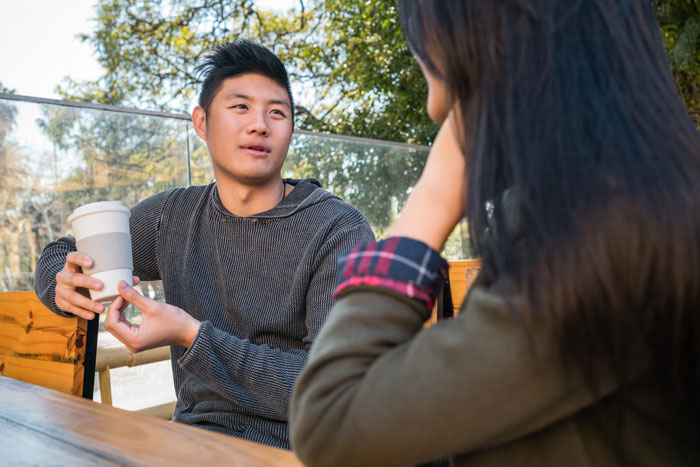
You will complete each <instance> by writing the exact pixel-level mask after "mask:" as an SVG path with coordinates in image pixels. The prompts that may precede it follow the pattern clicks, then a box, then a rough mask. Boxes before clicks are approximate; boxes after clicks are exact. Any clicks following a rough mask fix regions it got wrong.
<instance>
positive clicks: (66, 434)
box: [0, 376, 301, 467]
mask: <svg viewBox="0 0 700 467" xmlns="http://www.w3.org/2000/svg"><path fill="white" fill-rule="evenodd" d="M0 464H2V465H52V466H56V465H67V466H81V465H90V466H95V465H234V466H259V465H264V466H285V467H286V466H300V465H301V463H300V462H299V460H298V459H297V458H296V456H295V455H294V454H293V453H292V452H290V451H285V450H282V449H277V448H273V447H269V446H265V445H262V444H257V443H252V442H249V441H244V440H240V439H236V438H233V437H230V436H226V435H222V434H219V433H213V432H210V431H207V430H203V429H199V428H194V427H191V426H187V425H183V424H180V423H174V422H168V421H165V420H161V419H159V418H155V417H151V416H148V415H143V414H139V413H135V412H128V411H126V410H121V409H117V408H114V407H109V406H106V405H102V404H98V403H96V402H93V401H90V400H87V399H83V398H80V397H77V396H72V395H69V394H64V393H61V392H58V391H54V390H52V389H46V388H43V387H40V386H35V385H32V384H28V383H24V382H21V381H17V380H13V379H10V378H6V377H3V376H0Z"/></svg>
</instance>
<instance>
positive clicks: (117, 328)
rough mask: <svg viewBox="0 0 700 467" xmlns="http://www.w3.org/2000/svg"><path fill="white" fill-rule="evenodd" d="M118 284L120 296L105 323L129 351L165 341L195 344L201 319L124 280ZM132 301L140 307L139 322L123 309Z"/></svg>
mask: <svg viewBox="0 0 700 467" xmlns="http://www.w3.org/2000/svg"><path fill="white" fill-rule="evenodd" d="M117 288H118V289H119V293H120V296H119V297H117V298H115V299H114V301H113V302H112V303H111V305H110V306H109V309H108V310H107V315H106V317H105V323H104V324H105V329H106V330H107V331H109V332H110V333H112V334H113V335H114V336H115V337H116V338H117V339H119V340H120V341H121V342H122V343H123V344H124V345H125V346H126V347H127V348H128V349H129V351H131V352H141V351H143V350H148V349H153V348H156V347H162V346H164V345H181V346H183V347H189V346H190V344H192V341H194V338H195V337H196V336H197V332H199V326H200V324H201V323H200V322H199V321H198V320H196V319H195V318H193V317H192V316H191V315H190V314H189V313H187V312H186V311H185V310H183V309H181V308H178V307H176V306H173V305H168V304H167V303H161V302H156V301H154V300H151V299H150V298H146V297H144V296H143V295H141V294H140V293H139V292H138V291H137V290H136V289H134V288H133V287H131V286H130V285H128V284H127V283H126V282H124V281H119V284H118V286H117ZM129 304H132V305H134V306H135V307H136V308H138V309H139V310H140V311H141V313H142V315H143V316H142V319H141V324H140V325H139V324H134V323H131V322H130V321H129V320H128V319H127V318H126V315H125V314H124V310H125V309H126V307H127V306H128V305H129Z"/></svg>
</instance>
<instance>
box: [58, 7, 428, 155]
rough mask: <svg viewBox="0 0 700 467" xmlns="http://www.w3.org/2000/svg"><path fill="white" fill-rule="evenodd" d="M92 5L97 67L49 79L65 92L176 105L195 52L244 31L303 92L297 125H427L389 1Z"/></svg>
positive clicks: (422, 139) (405, 133)
mask: <svg viewBox="0 0 700 467" xmlns="http://www.w3.org/2000/svg"><path fill="white" fill-rule="evenodd" d="M96 13H97V27H96V28H95V30H94V31H93V32H92V33H90V34H84V35H82V36H81V37H82V39H83V40H84V41H88V42H90V43H91V44H92V45H93V46H94V47H95V50H96V51H97V54H98V60H99V62H100V63H101V65H102V66H103V67H104V69H105V73H104V75H103V76H102V77H100V78H99V79H98V80H96V81H94V82H83V83H78V82H75V81H72V80H69V81H68V82H67V84H66V85H65V86H64V87H60V88H59V92H60V93H61V94H62V95H63V96H64V97H66V98H69V99H76V100H83V101H90V102H99V103H104V104H120V105H128V106H135V107H139V108H143V107H151V108H156V109H160V110H168V111H176V112H184V111H186V110H187V105H188V103H189V102H190V101H191V100H192V99H193V98H194V95H195V94H194V93H195V91H196V84H197V77H196V76H195V75H194V66H195V64H196V63H197V61H198V59H200V58H201V56H202V55H203V54H205V53H207V52H208V51H210V50H211V49H212V48H213V47H214V46H215V45H217V44H219V43H222V42H225V41H230V40H234V39H237V38H248V39H253V40H256V41H259V42H261V43H262V44H263V45H265V46H267V47H268V48H270V49H272V50H273V51H274V52H275V53H277V54H278V55H279V56H280V58H281V59H282V60H283V61H284V62H285V63H286V64H287V65H288V68H289V70H290V74H291V78H292V81H293V82H294V83H297V84H298V85H300V86H305V87H304V90H305V91H306V92H309V94H307V95H304V96H300V98H298V99H297V100H298V103H299V106H298V108H297V114H298V121H297V125H298V126H299V127H300V128H305V129H310V130H317V131H325V132H333V133H338V134H345V135H356V136H365V137H371V138H378V139H385V140H393V141H402V142H409V143H418V144H427V143H429V142H430V141H431V140H432V138H433V137H434V135H435V133H436V131H437V125H435V124H434V123H433V122H431V121H430V119H429V118H428V116H427V114H426V112H425V110H424V107H425V97H426V95H427V86H426V84H425V82H424V80H423V78H422V75H421V73H420V70H419V68H418V66H417V65H416V63H415V61H414V59H413V58H412V56H411V54H410V52H409V50H408V47H407V45H406V42H405V40H404V38H403V35H402V33H401V29H400V25H399V21H398V14H397V12H396V5H395V1H393V0H378V1H372V2H367V1H361V0H311V1H306V2H304V1H301V0H300V1H299V8H298V9H297V10H292V11H289V12H281V13H271V12H268V11H264V10H261V9H259V8H257V7H256V6H255V2H254V1H253V0H238V1H227V0H202V1H198V2H196V3H195V2H192V1H189V2H188V1H184V0H100V1H99V2H98V4H97V6H96ZM297 87H298V86H297Z"/></svg>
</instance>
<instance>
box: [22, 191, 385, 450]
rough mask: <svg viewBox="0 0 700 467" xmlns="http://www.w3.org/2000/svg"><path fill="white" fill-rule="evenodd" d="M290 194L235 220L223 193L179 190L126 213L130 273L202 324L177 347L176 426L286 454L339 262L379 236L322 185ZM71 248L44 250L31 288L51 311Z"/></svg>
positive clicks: (67, 243)
mask: <svg viewBox="0 0 700 467" xmlns="http://www.w3.org/2000/svg"><path fill="white" fill-rule="evenodd" d="M286 181H287V182H288V183H291V184H296V187H295V188H294V190H293V191H292V192H291V193H290V194H289V195H288V196H287V197H286V198H285V199H284V200H282V201H281V202H280V204H278V205H277V206H276V207H274V208H272V209H271V210H269V211H266V212H263V213H260V214H257V215H253V216H249V217H238V216H235V215H233V214H231V213H230V212H228V211H227V210H226V209H225V208H224V207H223V205H222V204H221V200H220V198H219V195H218V191H217V187H216V184H211V185H208V186H196V187H190V188H176V189H173V190H169V191H165V192H163V193H159V194H157V195H155V196H152V197H150V198H148V199H146V200H144V201H142V202H140V203H139V204H137V205H136V206H135V207H134V208H133V209H132V210H131V219H130V223H131V236H132V246H133V253H134V274H135V275H137V276H139V277H140V278H141V280H146V281H152V280H158V279H162V280H163V289H164V292H165V300H166V302H167V303H170V304H172V305H175V306H178V307H180V308H182V309H184V310H185V311H187V312H189V313H190V314H191V315H192V316H194V317H195V318H197V319H198V320H200V321H202V325H201V327H200V330H199V333H198V334H197V337H196V338H195V340H194V342H193V343H192V345H190V347H189V348H184V347H181V346H172V347H171V348H170V354H171V361H172V367H173V376H174V383H175V391H176V394H177V406H176V408H175V414H174V417H173V419H174V420H175V421H178V422H182V423H186V424H190V425H196V426H200V427H203V428H208V429H210V430H214V431H219V432H223V433H227V434H231V435H234V436H237V437H240V438H245V439H249V440H253V441H257V442H261V443H265V444H269V445H273V446H279V447H284V448H289V435H288V429H287V412H288V408H289V399H290V396H291V393H292V388H293V386H294V383H295V381H296V379H297V376H298V375H299V373H300V372H301V370H302V368H303V366H304V365H305V363H306V356H307V351H308V350H309V347H310V346H311V343H312V342H313V340H314V338H315V337H316V334H317V333H318V331H319V329H320V327H321V325H322V324H323V322H324V321H325V319H326V317H327V315H328V312H329V311H330V308H331V306H332V303H333V299H332V296H331V294H332V291H333V288H334V286H335V279H336V257H337V256H338V254H340V253H342V252H344V251H345V250H347V249H349V248H350V247H351V246H353V245H354V244H355V243H358V242H360V241H364V240H369V239H373V237H374V236H373V234H372V231H371V229H370V227H369V224H368V223H367V221H366V219H365V218H364V217H363V216H362V214H361V213H360V212H359V211H357V210H356V209H355V208H353V207H352V206H350V205H348V204H347V203H345V202H343V201H342V200H340V198H338V197H336V196H333V195H331V194H330V193H329V192H327V191H326V190H324V189H322V188H320V185H319V184H318V182H317V181H315V180H312V179H305V180H302V181H296V180H286ZM74 250H75V241H74V240H73V239H72V238H69V237H63V238H61V239H59V240H57V241H55V242H52V243H50V244H49V245H47V246H46V248H45V249H44V251H43V252H42V254H41V258H40V259H39V262H38V264H37V270H36V276H35V290H36V293H37V295H38V296H39V298H40V299H41V300H42V302H43V303H44V304H45V305H46V306H48V307H49V308H51V309H52V310H53V311H54V312H56V313H58V314H61V315H64V316H72V315H70V314H65V313H63V312H61V311H60V310H59V309H58V308H57V307H56V305H55V302H54V298H55V295H54V294H55V286H56V278H55V276H56V273H57V272H58V271H59V270H60V269H62V268H63V265H64V264H65V256H66V254H67V253H68V252H69V251H74Z"/></svg>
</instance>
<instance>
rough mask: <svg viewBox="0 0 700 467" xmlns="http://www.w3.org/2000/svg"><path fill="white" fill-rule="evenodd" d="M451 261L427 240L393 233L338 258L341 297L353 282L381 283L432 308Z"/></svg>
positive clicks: (375, 284) (372, 284)
mask: <svg viewBox="0 0 700 467" xmlns="http://www.w3.org/2000/svg"><path fill="white" fill-rule="evenodd" d="M447 268H448V266H447V261H445V260H444V259H443V258H442V257H440V254H439V253H437V252H436V251H435V250H433V249H432V248H430V247H429V246H428V245H426V244H425V243H423V242H420V241H418V240H414V239H412V238H406V237H389V238H387V239H385V240H381V241H379V242H365V243H360V244H358V245H356V246H355V247H353V248H352V249H351V250H350V251H349V252H348V253H346V254H344V255H342V256H340V258H338V287H337V288H336V289H335V293H334V297H335V298H338V297H339V296H340V295H342V294H343V293H344V292H345V291H347V290H350V289H352V288H353V286H357V285H364V286H367V285H369V286H373V287H381V288H385V289H389V290H393V291H394V292H398V293H400V294H401V295H405V296H407V297H410V298H413V299H416V300H418V301H419V302H421V303H423V304H424V305H425V306H426V307H427V308H428V309H429V310H430V309H431V308H432V307H433V304H434V303H435V299H436V298H437V296H438V294H439V293H440V288H441V287H442V284H443V283H444V281H445V278H446V277H447Z"/></svg>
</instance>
